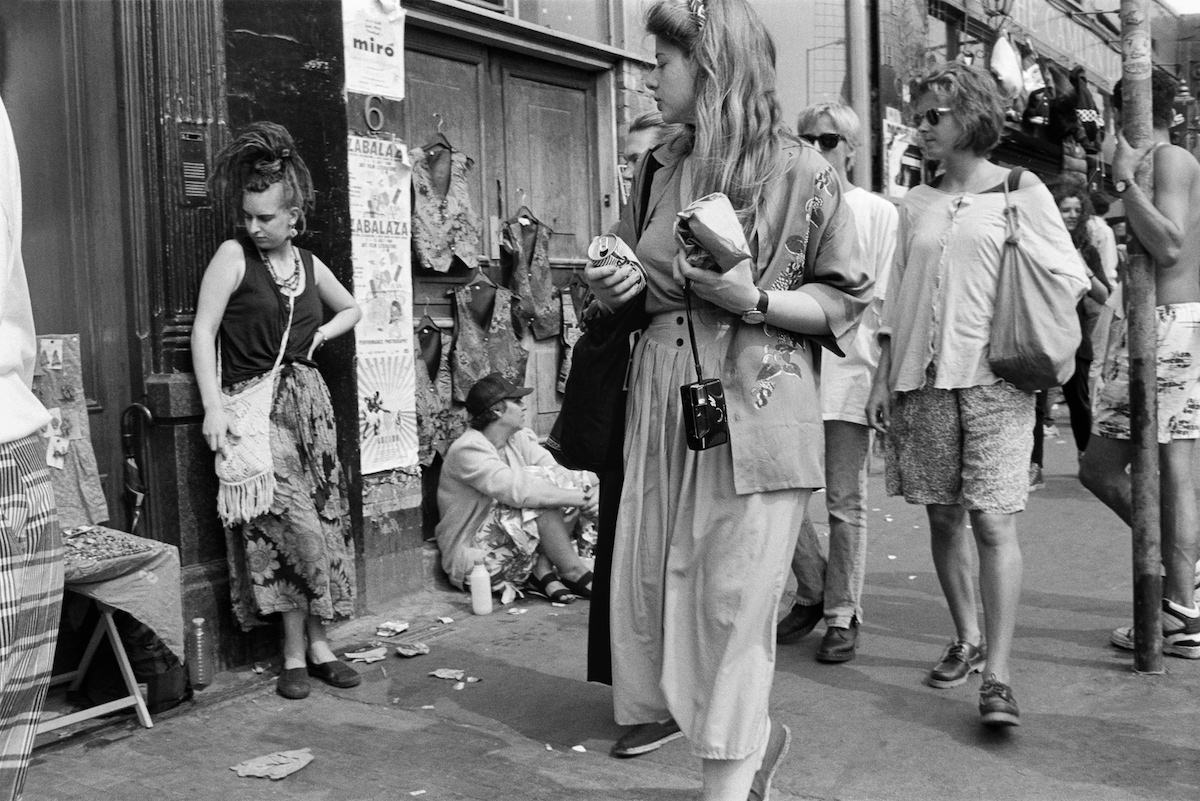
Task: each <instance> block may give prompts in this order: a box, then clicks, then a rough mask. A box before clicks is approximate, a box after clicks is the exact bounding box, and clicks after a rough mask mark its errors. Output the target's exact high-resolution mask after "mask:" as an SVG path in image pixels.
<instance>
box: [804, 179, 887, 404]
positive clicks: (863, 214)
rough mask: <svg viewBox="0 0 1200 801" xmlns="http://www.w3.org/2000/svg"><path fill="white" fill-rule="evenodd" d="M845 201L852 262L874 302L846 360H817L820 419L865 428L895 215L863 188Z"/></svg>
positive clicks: (833, 357) (826, 356)
mask: <svg viewBox="0 0 1200 801" xmlns="http://www.w3.org/2000/svg"><path fill="white" fill-rule="evenodd" d="M843 197H844V198H845V200H846V205H847V206H849V208H850V212H851V214H852V215H853V216H854V229H855V232H856V236H855V238H854V263H855V264H858V265H860V266H862V267H864V268H865V269H866V270H867V271H868V273H869V274H870V275H871V277H872V278H874V279H875V298H874V300H873V301H872V302H871V305H870V306H868V307H867V310H866V311H865V312H863V316H862V319H861V320H860V321H859V323H858V332H857V333H856V334H855V336H854V340H853V341H852V342H851V343H850V345H849V347H847V348H846V349H845V350H846V355H845V356H844V357H838V356H836V355H834V354H832V353H826V354H824V355H823V357H822V360H821V417H822V419H824V420H845V421H847V422H850V423H859V424H860V425H867V414H866V406H867V397H868V396H869V395H870V394H871V381H872V379H873V378H874V376H875V368H876V367H877V366H878V365H879V340H878V338H877V337H876V334H878V333H879V324H880V321H881V319H882V315H883V299H884V296H885V295H886V294H887V282H888V274H889V273H890V272H891V267H892V259H893V257H894V256H895V253H896V228H897V225H898V221H899V214H898V213H897V212H896V207H895V206H894V205H892V203H891V202H890V201H887V200H885V199H884V198H882V197H879V196H878V195H875V194H872V193H871V192H868V191H867V190H865V189H863V188H861V187H857V186H855V187H851V188H850V189H849V190H848V191H847V192H846V194H845V195H843Z"/></svg>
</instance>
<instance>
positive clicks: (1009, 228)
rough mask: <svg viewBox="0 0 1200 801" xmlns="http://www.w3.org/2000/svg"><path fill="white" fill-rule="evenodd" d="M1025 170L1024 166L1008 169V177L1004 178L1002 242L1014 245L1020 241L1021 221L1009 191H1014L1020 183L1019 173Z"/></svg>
mask: <svg viewBox="0 0 1200 801" xmlns="http://www.w3.org/2000/svg"><path fill="white" fill-rule="evenodd" d="M1023 172H1025V168H1024V167H1014V168H1013V169H1011V170H1009V171H1008V177H1007V178H1005V179H1004V231H1005V236H1004V244H1006V245H1015V244H1017V243H1018V242H1020V241H1021V222H1020V216H1019V214H1018V212H1017V207H1016V206H1015V205H1013V202H1012V198H1011V197H1010V196H1009V192H1014V191H1016V189H1017V187H1019V186H1020V185H1021V173H1023Z"/></svg>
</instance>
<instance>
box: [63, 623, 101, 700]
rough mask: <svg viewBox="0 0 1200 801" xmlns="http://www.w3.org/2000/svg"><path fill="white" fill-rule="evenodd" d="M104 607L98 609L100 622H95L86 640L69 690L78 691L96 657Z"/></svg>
mask: <svg viewBox="0 0 1200 801" xmlns="http://www.w3.org/2000/svg"><path fill="white" fill-rule="evenodd" d="M104 615H105V612H104V607H101V608H100V620H98V621H97V622H96V630H95V631H93V632H92V638H91V639H90V640H88V644H87V648H85V649H83V659H81V660H79V667H77V668H75V673H74V676H75V678H74V679H72V680H71V688H70V689H71V690H72V691H74V690H78V689H79V687H80V686H81V685H82V684H83V680H84V679H85V678H86V677H87V672H88V668H89V667H90V666H91V664H92V658H93V657H95V656H96V649H97V648H99V647H100V640H102V639H103V638H104V633H105V625H104Z"/></svg>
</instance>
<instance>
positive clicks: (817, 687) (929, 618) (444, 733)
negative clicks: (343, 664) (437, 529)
mask: <svg viewBox="0 0 1200 801" xmlns="http://www.w3.org/2000/svg"><path fill="white" fill-rule="evenodd" d="M1060 416H1062V417H1063V418H1064V420H1063V422H1061V423H1060V430H1061V431H1060V435H1059V436H1057V437H1048V438H1047V442H1046V459H1047V462H1046V470H1045V473H1046V487H1045V489H1042V490H1040V491H1038V492H1036V493H1034V494H1033V495H1032V496H1031V499H1030V503H1029V507H1028V510H1027V511H1026V512H1025V513H1024V514H1023V515H1021V517H1020V518H1019V521H1018V526H1019V529H1020V532H1021V541H1022V548H1023V551H1024V557H1025V582H1024V591H1023V594H1022V598H1021V613H1020V618H1019V621H1018V627H1017V633H1016V641H1015V647H1014V654H1013V660H1014V664H1013V681H1012V684H1013V688H1014V692H1015V694H1016V697H1017V700H1018V702H1019V703H1020V706H1021V711H1022V714H1021V723H1022V725H1021V726H1020V727H1019V728H1015V729H1011V730H1006V731H1001V732H992V731H988V730H985V729H984V728H983V727H981V726H980V724H979V718H978V713H977V711H976V706H975V704H976V700H977V695H978V688H979V679H978V677H977V676H976V677H974V678H973V680H972V681H970V682H968V683H967V684H966V685H964V686H961V687H957V688H953V689H949V690H935V689H932V688H930V687H927V686H925V685H924V684H923V683H922V682H923V678H924V676H925V673H926V671H928V669H929V668H930V667H931V666H932V664H933V663H934V662H935V661H936V660H937V658H938V656H939V654H940V652H941V650H942V648H943V647H944V646H945V644H946V643H947V642H948V641H949V640H950V638H951V635H952V628H951V625H950V619H949V615H948V613H947V611H946V607H945V604H944V602H943V600H942V594H941V591H940V589H939V586H938V582H937V578H936V576H935V574H934V572H933V567H932V564H931V561H930V557H929V552H928V542H927V536H928V535H927V528H926V525H925V519H924V512H923V510H922V509H921V508H919V507H910V506H908V505H906V504H905V503H904V502H903V501H902V500H901V499H898V498H887V497H885V496H884V494H883V482H882V476H880V475H878V474H874V475H872V476H871V482H870V493H871V494H870V501H869V504H868V506H869V509H870V531H871V540H870V548H869V554H868V565H867V577H866V590H865V594H864V607H865V615H864V618H865V619H864V621H863V624H862V634H861V638H860V647H859V651H858V655H857V657H856V658H855V659H854V660H853V661H851V662H848V663H845V664H840V665H827V664H820V663H818V662H816V661H815V660H814V659H813V654H814V653H815V651H816V648H817V645H818V643H819V641H820V631H821V629H820V628H818V630H817V632H816V633H814V634H811V635H809V636H808V637H807V638H805V639H804V640H803V641H802V642H800V643H798V644H796V645H791V646H781V647H780V649H779V654H778V661H777V670H776V679H775V686H774V690H773V693H772V715H773V716H774V717H776V718H777V719H779V720H781V721H783V722H784V723H787V724H788V725H789V726H790V727H791V728H792V732H793V744H792V750H791V752H790V754H789V755H788V757H787V758H786V759H785V761H784V762H783V763H782V766H781V767H780V770H779V773H778V774H777V776H776V779H775V785H774V789H773V792H772V794H771V798H772V799H774V801H789V800H790V799H838V800H839V801H860V800H861V801H929V799H948V800H949V801H958V800H959V799H982V800H983V801H991V800H993V799H994V800H995V801H1009V800H1010V799H1012V800H1021V801H1029V800H1034V801H1037V800H1040V799H1046V800H1047V801H1076V800H1078V801H1116V800H1117V799H1155V800H1167V801H1170V800H1171V799H1180V800H1181V801H1182V799H1189V800H1191V799H1195V798H1197V797H1198V796H1200V767H1198V766H1200V746H1198V745H1197V743H1198V742H1200V737H1198V732H1200V728H1198V727H1197V726H1196V718H1197V711H1198V709H1197V703H1196V701H1195V699H1197V698H1198V697H1200V660H1198V661H1195V662H1193V661H1189V660H1183V659H1179V658H1174V657H1167V658H1166V666H1167V672H1166V673H1165V674H1162V675H1155V676H1148V675H1138V674H1135V673H1134V672H1133V671H1132V655H1131V654H1130V653H1128V652H1122V651H1119V650H1117V649H1115V648H1113V647H1112V646H1110V645H1109V644H1108V636H1109V632H1110V631H1111V630H1112V629H1113V628H1114V627H1115V626H1118V625H1124V624H1127V623H1129V622H1130V616H1131V611H1130V610H1131V601H1130V598H1131V596H1132V591H1131V579H1130V573H1131V569H1130V564H1131V556H1130V545H1129V535H1128V531H1127V529H1124V528H1123V527H1122V525H1121V524H1120V522H1119V521H1118V520H1117V518H1116V517H1115V516H1114V515H1112V514H1111V513H1110V512H1108V510H1107V509H1105V508H1103V507H1102V506H1101V505H1100V504H1099V502H1097V501H1095V500H1094V499H1093V498H1092V497H1091V496H1090V495H1089V494H1088V493H1086V492H1085V491H1084V490H1083V489H1082V488H1081V487H1080V486H1079V484H1078V482H1077V481H1076V479H1075V477H1074V472H1075V452H1074V446H1073V444H1072V442H1071V440H1070V434H1069V431H1068V430H1067V426H1066V424H1065V412H1060ZM816 497H817V498H820V497H821V496H819V495H818V496H816ZM813 509H814V512H815V514H816V519H817V520H821V519H823V514H824V510H823V508H821V504H820V503H819V502H815V503H814V504H813ZM789 601H790V599H788V598H785V604H784V606H782V607H781V610H780V612H781V614H782V613H783V612H784V611H786V607H787V605H788V602H789ZM510 612H520V613H519V614H511V613H510ZM587 613H588V603H587V602H586V601H579V602H576V603H574V604H571V605H569V606H562V607H555V606H551V605H550V604H548V603H547V602H545V601H542V600H539V599H529V600H521V601H518V602H516V603H515V604H514V605H512V607H511V608H506V607H500V608H498V609H497V611H496V612H494V613H493V614H492V615H490V616H486V617H475V616H472V615H471V613H470V604H469V598H468V596H466V595H465V594H461V593H452V592H449V591H445V590H442V589H433V590H430V591H428V592H425V593H422V594H420V595H418V596H414V597H412V598H410V599H407V600H406V601H405V603H404V605H403V606H399V607H397V608H394V609H388V610H380V614H377V615H373V616H370V617H367V618H363V619H359V620H355V621H350V622H349V623H346V624H343V625H342V626H339V627H338V628H337V629H335V630H334V637H335V642H336V643H337V644H339V645H340V646H341V648H340V649H339V650H346V649H348V648H350V647H353V646H357V645H362V644H364V643H367V642H368V641H370V640H372V639H374V637H373V634H374V628H375V625H376V624H377V623H378V622H380V621H382V620H385V619H396V618H400V619H407V620H409V621H410V622H411V624H412V628H411V630H410V632H409V633H408V634H406V635H404V636H402V637H400V638H396V639H397V640H405V639H408V640H422V641H424V642H426V643H427V644H428V645H429V646H430V649H431V652H430V653H429V654H428V655H425V656H419V657H415V658H412V659H403V658H400V657H398V656H395V655H389V657H388V658H387V659H386V660H385V661H383V662H377V663H373V664H369V665H361V666H359V670H360V672H361V673H362V675H363V683H362V685H361V686H359V687H357V688H354V689H350V690H334V689H330V688H326V687H324V686H315V687H314V690H313V693H312V695H311V696H310V697H309V698H308V699H306V700H304V701H286V700H284V699H282V698H280V697H278V696H277V695H275V693H274V679H273V677H272V675H271V673H270V671H268V672H266V673H264V674H261V675H259V674H255V673H253V672H251V671H249V670H243V671H235V672H231V673H226V674H222V675H221V676H220V677H218V680H217V681H216V682H215V683H214V684H213V685H212V686H210V687H209V688H207V689H205V690H203V691H201V692H198V693H197V695H196V699H195V700H194V701H193V702H190V703H186V704H184V705H182V706H181V707H178V708H176V709H174V710H171V711H169V712H166V713H163V714H160V715H158V716H156V718H155V724H154V727H153V728H152V729H142V728H140V727H139V726H137V724H136V723H135V722H133V721H132V720H131V718H129V717H128V716H126V717H121V718H118V719H116V720H115V721H110V722H107V723H103V724H100V725H99V726H93V727H90V728H86V729H84V730H82V731H78V730H76V731H73V732H68V733H67V734H66V735H65V736H62V737H57V736H55V733H51V734H47V735H43V737H41V738H39V745H38V748H37V750H36V751H35V752H34V761H33V765H32V767H31V770H30V774H29V780H28V783H27V786H26V794H25V799H26V801H51V800H53V801H67V800H68V799H71V800H73V799H89V801H91V800H92V799H116V800H118V801H141V800H142V799H155V800H156V801H175V800H176V799H178V800H179V801H183V800H184V799H186V800H187V801H208V800H209V799H214V800H215V799H220V800H221V801H226V800H229V801H259V799H276V798H288V799H302V800H309V799H311V801H317V800H318V799H321V800H324V799H331V800H332V799H337V800H338V801H358V800H359V799H362V800H364V801H365V800H366V799H419V801H447V800H449V799H480V800H482V799H489V800H492V801H497V800H498V801H510V800H511V801H540V800H541V799H545V800H546V801H625V800H629V801H643V800H645V801H649V799H656V800H663V801H676V800H677V801H683V800H684V799H693V798H696V797H698V789H699V767H700V765H699V760H698V759H696V758H695V757H693V756H692V755H691V754H690V752H689V750H688V747H687V744H686V741H684V740H676V741H674V742H672V743H669V744H667V745H666V746H664V747H663V748H662V749H660V750H658V751H656V752H653V753H650V754H647V755H644V756H641V757H637V758H635V759H625V760H617V759H613V758H612V757H610V756H608V749H609V747H610V746H611V745H612V743H613V741H614V740H615V739H616V737H617V736H618V735H619V734H620V728H619V727H618V726H616V724H615V723H613V721H612V717H611V705H610V694H609V690H608V688H607V687H603V686H599V685H592V684H588V683H586V682H585V681H584V679H583V676H584V663H585V661H584V657H585V653H584V650H585V636H586V628H587ZM439 616H449V617H452V618H453V622H452V623H439V622H438V621H437V618H438V617H439ZM388 642H394V640H393V641H388ZM438 668H455V669H462V670H464V671H465V673H466V675H468V676H472V677H477V678H479V679H481V681H478V682H470V683H466V682H464V683H463V684H462V685H461V686H460V685H458V683H457V682H454V681H450V680H442V679H436V678H433V677H431V676H429V675H428V674H429V673H430V672H431V671H433V670H435V669H438ZM299 748H309V749H311V751H312V754H313V760H312V762H311V763H310V764H309V765H308V766H307V767H305V768H303V769H302V770H300V771H299V772H297V773H294V774H292V775H290V776H288V777H286V778H284V779H281V780H279V781H270V780H267V779H257V778H239V777H238V776H237V775H236V774H235V773H234V772H233V771H231V770H230V769H229V768H230V766H232V765H234V764H236V763H238V762H241V761H242V760H245V759H248V758H251V757H256V756H260V755H264V754H269V753H272V752H276V751H284V750H291V749H299Z"/></svg>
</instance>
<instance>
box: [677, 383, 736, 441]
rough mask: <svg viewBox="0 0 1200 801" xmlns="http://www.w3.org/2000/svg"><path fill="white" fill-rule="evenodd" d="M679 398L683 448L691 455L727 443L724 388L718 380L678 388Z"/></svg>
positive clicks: (727, 432)
mask: <svg viewBox="0 0 1200 801" xmlns="http://www.w3.org/2000/svg"><path fill="white" fill-rule="evenodd" d="M679 394H680V396H681V397H682V398H683V431H684V433H685V434H686V435H687V445H688V447H689V448H690V449H692V450H694V451H703V450H707V449H708V448H713V447H716V446H717V445H724V444H725V443H726V442H729V421H728V419H727V418H726V415H725V388H724V387H722V386H721V379H719V378H705V379H703V380H701V381H697V382H696V383H694V384H685V385H684V386H682V387H680V388H679Z"/></svg>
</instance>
